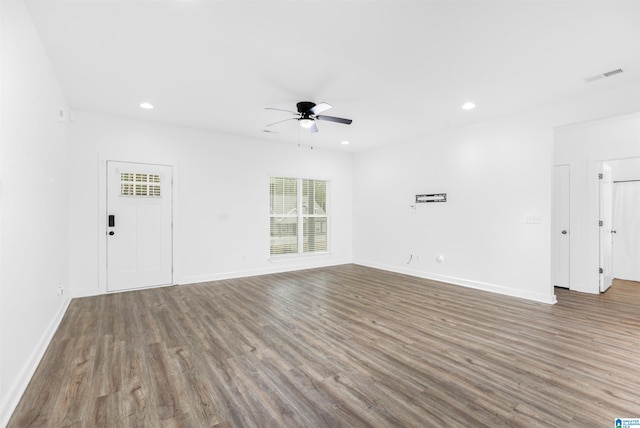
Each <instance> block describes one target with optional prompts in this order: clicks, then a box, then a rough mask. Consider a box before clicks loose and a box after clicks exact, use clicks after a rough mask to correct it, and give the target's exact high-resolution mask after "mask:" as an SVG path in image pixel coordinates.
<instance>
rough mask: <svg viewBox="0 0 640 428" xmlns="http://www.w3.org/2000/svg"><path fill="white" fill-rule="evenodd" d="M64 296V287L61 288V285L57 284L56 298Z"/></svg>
mask: <svg viewBox="0 0 640 428" xmlns="http://www.w3.org/2000/svg"><path fill="white" fill-rule="evenodd" d="M63 294H64V287H63V286H62V283H61V282H59V283H58V296H62V295H63Z"/></svg>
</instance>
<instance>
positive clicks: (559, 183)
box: [551, 165, 571, 288]
mask: <svg viewBox="0 0 640 428" xmlns="http://www.w3.org/2000/svg"><path fill="white" fill-rule="evenodd" d="M569 183H570V177H569V165H558V166H556V167H555V169H554V179H553V200H554V201H553V213H554V215H553V225H552V230H553V231H552V236H551V243H552V246H553V253H554V257H553V263H552V265H553V271H552V281H553V285H554V286H556V287H564V288H569V285H570V282H569V267H570V254H571V253H570V238H569V221H570V217H569V202H570V200H569Z"/></svg>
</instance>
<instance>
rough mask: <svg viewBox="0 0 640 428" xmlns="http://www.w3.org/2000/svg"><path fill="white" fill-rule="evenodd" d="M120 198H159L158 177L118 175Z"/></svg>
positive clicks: (151, 175)
mask: <svg viewBox="0 0 640 428" xmlns="http://www.w3.org/2000/svg"><path fill="white" fill-rule="evenodd" d="M120 196H148V197H155V198H159V197H160V196H161V195H160V176H159V175H155V174H138V173H133V172H122V173H120Z"/></svg>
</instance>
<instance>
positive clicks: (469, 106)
mask: <svg viewBox="0 0 640 428" xmlns="http://www.w3.org/2000/svg"><path fill="white" fill-rule="evenodd" d="M474 108H476V105H475V104H474V103H472V102H468V103H464V104H462V110H473V109H474Z"/></svg>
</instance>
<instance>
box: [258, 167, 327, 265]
mask: <svg viewBox="0 0 640 428" xmlns="http://www.w3.org/2000/svg"><path fill="white" fill-rule="evenodd" d="M269 196H270V230H271V233H270V239H271V241H270V253H271V255H280V254H297V253H316V252H323V251H328V249H329V246H328V223H329V216H328V209H327V181H323V180H307V179H299V178H288V177H271V180H270V189H269Z"/></svg>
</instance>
